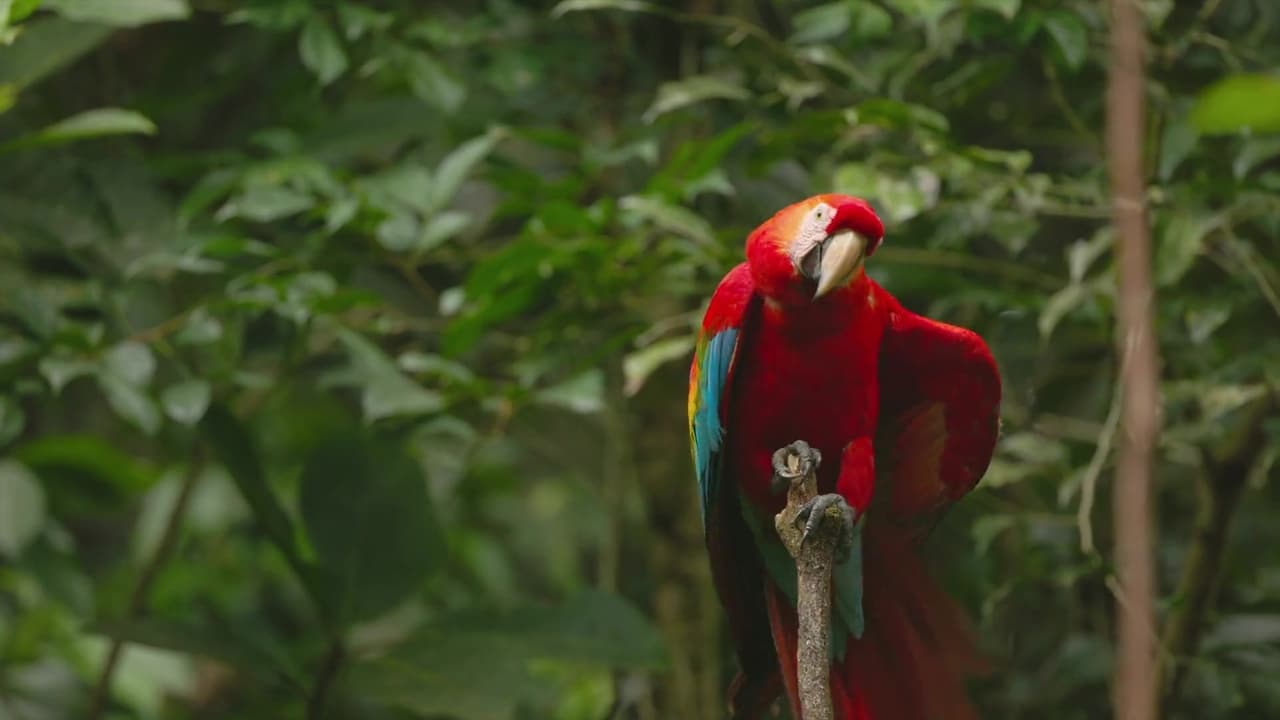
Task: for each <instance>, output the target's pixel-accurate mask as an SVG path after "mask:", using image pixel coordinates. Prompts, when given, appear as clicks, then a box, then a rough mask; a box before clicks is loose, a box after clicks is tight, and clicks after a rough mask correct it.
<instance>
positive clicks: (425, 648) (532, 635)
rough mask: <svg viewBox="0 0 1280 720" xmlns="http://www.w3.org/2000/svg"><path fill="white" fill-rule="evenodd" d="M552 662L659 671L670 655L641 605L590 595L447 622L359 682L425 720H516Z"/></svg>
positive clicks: (358, 675)
mask: <svg viewBox="0 0 1280 720" xmlns="http://www.w3.org/2000/svg"><path fill="white" fill-rule="evenodd" d="M548 660H550V661H559V662H565V663H570V664H572V665H577V666H585V667H592V668H595V667H611V668H648V669H656V668H660V667H662V666H663V664H664V663H665V650H664V648H663V644H662V640H661V638H660V637H659V636H658V634H657V633H656V632H655V630H654V629H653V627H652V626H651V625H650V624H649V622H648V621H647V620H646V619H645V618H644V616H643V615H641V614H640V613H639V612H637V611H636V610H635V609H634V608H633V607H631V606H630V605H629V604H627V603H626V602H624V601H623V600H621V599H619V598H618V597H616V596H614V595H608V594H605V593H598V592H589V593H584V594H582V595H580V596H578V597H576V598H574V599H573V600H572V601H571V602H569V603H567V604H566V605H563V606H561V607H553V608H546V607H526V608H522V609H519V610H515V611H512V612H508V613H463V614H459V615H456V616H451V617H445V618H441V619H440V620H439V621H437V622H433V623H431V624H430V625H428V626H426V627H423V628H421V629H419V630H418V631H417V632H416V633H414V635H413V637H412V638H411V639H410V640H409V642H407V643H405V644H404V645H403V646H401V647H398V648H395V649H394V650H392V651H391V652H390V653H389V654H388V655H386V656H385V657H382V658H379V659H377V660H373V661H371V662H367V663H363V664H361V665H359V666H357V667H355V668H354V669H353V671H352V676H351V684H352V685H353V686H354V687H356V688H357V689H358V690H359V691H360V692H362V693H365V694H368V695H369V696H370V697H373V698H377V699H379V700H382V701H384V702H387V703H390V704H393V705H398V706H401V707H404V708H407V709H409V710H411V711H414V712H417V713H421V714H427V715H436V714H447V715H453V716H458V717H466V718H469V719H474V720H508V719H509V718H510V717H511V716H512V713H513V712H514V711H515V709H516V707H518V706H519V705H520V704H521V703H522V702H525V701H528V700H531V699H533V698H536V697H538V695H539V693H540V692H545V690H544V688H543V683H542V682H540V681H538V680H537V679H536V678H535V677H534V676H532V675H531V674H530V668H531V666H533V665H534V664H535V663H537V662H539V661H548Z"/></svg>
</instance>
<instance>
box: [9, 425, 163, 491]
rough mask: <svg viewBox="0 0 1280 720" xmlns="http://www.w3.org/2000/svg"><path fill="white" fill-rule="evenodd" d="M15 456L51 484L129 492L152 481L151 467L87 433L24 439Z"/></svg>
mask: <svg viewBox="0 0 1280 720" xmlns="http://www.w3.org/2000/svg"><path fill="white" fill-rule="evenodd" d="M14 458H15V459H16V460H18V461H20V462H22V463H23V464H24V465H26V466H27V467H29V468H31V469H32V470H33V471H34V472H36V473H37V474H38V475H40V476H41V477H43V478H46V479H47V480H48V481H49V482H50V483H54V484H52V485H51V486H50V487H51V488H58V487H66V488H73V489H76V490H87V489H90V488H95V487H97V488H102V489H105V490H109V491H110V492H111V493H113V494H123V495H132V494H134V493H137V492H139V491H141V490H143V489H145V488H146V487H147V486H148V485H150V484H151V481H152V479H153V477H152V473H151V471H150V470H149V469H148V468H147V467H146V466H144V465H142V464H140V463H139V462H138V461H136V460H135V459H133V458H132V457H130V456H129V455H126V454H125V453H123V452H121V451H120V450H119V449H118V448H116V447H115V446H114V445H112V444H111V443H110V442H108V441H107V440H105V439H103V438H100V437H93V436H88V435H46V436H44V437H40V438H37V439H35V440H32V441H30V442H26V443H23V444H22V445H20V446H19V447H18V448H17V450H15V451H14Z"/></svg>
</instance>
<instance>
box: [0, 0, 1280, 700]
mask: <svg viewBox="0 0 1280 720" xmlns="http://www.w3.org/2000/svg"><path fill="white" fill-rule="evenodd" d="M1141 6H1142V9H1143V12H1144V15H1145V18H1146V21H1147V24H1148V29H1149V37H1150V43H1151V47H1150V54H1149V57H1150V68H1149V70H1150V77H1149V79H1148V83H1147V86H1146V89H1147V98H1148V102H1149V112H1150V114H1149V119H1150V127H1149V128H1148V129H1147V133H1146V138H1147V142H1146V146H1145V148H1144V150H1145V153H1146V158H1147V174H1148V182H1149V183H1150V190H1149V196H1150V197H1149V199H1150V206H1151V209H1152V215H1151V219H1152V228H1153V242H1154V246H1155V278H1156V281H1157V283H1158V288H1157V290H1158V326H1159V341H1160V346H1161V350H1162V352H1163V356H1164V364H1163V377H1162V390H1163V417H1162V420H1163V424H1164V434H1163V437H1162V439H1161V441H1160V445H1159V449H1158V465H1157V477H1158V483H1157V488H1156V490H1157V499H1158V514H1159V521H1158V537H1157V543H1156V547H1157V553H1158V554H1157V557H1156V561H1157V571H1158V573H1159V580H1160V581H1159V607H1158V611H1159V617H1160V622H1161V627H1158V628H1152V632H1153V633H1156V634H1157V635H1158V636H1159V637H1160V648H1161V650H1160V657H1161V659H1162V660H1163V661H1164V662H1165V674H1164V690H1163V694H1164V697H1165V711H1164V715H1165V716H1166V717H1169V718H1242V719H1243V718H1249V719H1251V720H1252V719H1256V718H1262V717H1278V716H1280V562H1277V559H1278V558H1280V551H1278V550H1277V547H1280V523H1278V522H1277V521H1276V517H1277V513H1280V482H1278V478H1277V470H1276V469H1275V460H1276V457H1277V449H1278V448H1280V410H1278V408H1277V403H1276V402H1275V400H1274V392H1275V389H1276V388H1277V386H1278V385H1280V360H1278V359H1277V358H1280V267H1278V264H1277V261H1276V258H1277V257H1280V135H1278V134H1274V133H1276V132H1277V131H1280V77H1278V76H1277V75H1275V74H1266V73H1267V72H1274V69H1275V68H1276V67H1277V66H1280V5H1277V4H1276V3H1275V2H1274V1H1273V0H1210V1H1209V2H1204V3H1193V2H1179V3H1175V2H1173V0H1143V2H1141ZM1106 19H1107V16H1106V10H1105V6H1104V4H1103V3H1101V2H1094V1H1092V0H1090V1H1085V0H1068V1H1066V2H1059V1H1058V0H878V1H875V2H868V1H863V0H837V1H835V2H824V3H814V2H800V1H793V0H689V1H688V2H683V3H679V2H652V3H651V2H645V1H642V0H567V1H566V2H562V3H559V4H556V3H552V2H516V1H515V0H482V1H481V0H435V1H433V2H429V3H426V2H411V1H410V0H398V1H397V0H381V1H378V0H259V1H257V2H249V1H246V2H236V1H233V0H43V1H42V0H0V391H2V393H0V452H2V453H3V455H2V457H3V459H0V718H4V720H11V719H12V720H44V719H46V718H90V719H91V720H97V719H98V718H119V719H125V718H139V719H141V718H147V719H149V718H310V719H319V718H357V719H364V718H367V719H370V720H382V719H387V720H391V719H396V720H399V719H407V718H459V719H461V720H470V719H476V720H506V719H509V718H512V719H514V718H520V719H526V718H554V719H557V720H604V719H606V718H634V719H637V720H651V719H657V718H678V719H685V718H688V719H690V720H703V719H705V720H713V719H717V718H722V717H724V699H723V698H724V690H725V688H726V687H727V684H728V681H729V679H730V677H731V674H732V672H733V669H734V661H733V659H732V656H731V654H730V651H729V647H728V642H727V638H726V637H725V632H724V626H723V619H722V615H721V611H720V608H719V606H718V603H717V601H716V598H715V595H714V592H713V590H712V587H711V584H710V579H709V573H708V568H707V563H706V559H705V554H704V551H703V548H702V537H701V528H700V520H699V511H698V504H697V503H698V500H697V496H696V493H695V491H694V487H695V482H694V479H693V476H692V470H691V462H690V460H689V451H688V447H687V442H688V435H687V434H688V430H687V425H686V420H685V402H686V399H685V393H686V387H685V385H686V380H687V373H688V361H689V357H690V351H691V348H692V345H693V339H694V329H695V327H696V324H697V322H698V321H699V320H700V317H701V311H702V309H703V307H704V306H705V302H706V300H707V298H708V297H709V296H710V294H711V292H712V290H713V289H714V287H715V284H716V283H717V282H718V280H719V278H720V277H721V276H722V274H723V273H724V272H725V271H727V270H728V269H729V268H730V267H732V266H733V265H734V264H736V263H737V262H739V261H740V260H741V257H742V245H743V241H744V238H745V236H746V233H747V232H748V231H749V230H750V229H751V228H752V227H754V226H755V225H756V224H757V223H759V222H760V221H762V220H763V219H765V218H766V217H768V216H769V215H770V214H772V212H773V211H774V210H776V209H778V208H780V207H782V206H784V205H786V204H789V203H791V202H793V201H795V200H798V199H800V198H803V197H805V196H808V195H811V194H814V193H817V192H826V191H838V192H844V193H850V194H855V195H859V196H863V197H866V198H868V199H870V200H871V201H872V202H873V203H874V205H875V206H876V207H877V208H878V210H879V211H880V213H881V215H882V216H883V217H884V219H885V221H886V225H887V227H888V234H887V239H886V242H885V245H884V247H883V249H881V250H880V251H879V252H878V253H877V254H876V256H875V258H874V259H873V262H872V263H871V266H870V269H869V272H870V273H871V274H872V276H873V277H875V278H876V279H877V280H879V281H880V282H881V283H883V284H884V285H885V286H887V287H888V289H889V290H890V291H891V292H893V293H895V294H897V295H898V297H899V298H901V299H902V301H903V302H904V303H905V304H906V305H907V306H908V307H910V308H912V309H913V310H916V311H918V312H924V313H927V314H929V315H930V316H932V317H935V318H939V319H943V320H947V321H949V322H953V323H958V324H962V325H965V326H968V327H971V328H973V329H975V330H977V331H978V332H980V333H981V334H982V335H983V336H984V337H985V338H986V339H987V340H988V341H989V342H990V344H991V345H992V348H993V350H994V353H995V355H996V357H997V359H998V361H999V364H1000V367H1001V370H1002V373H1003V376H1004V381H1005V387H1006V391H1005V401H1004V407H1003V418H1004V436H1003V440H1002V442H1001V444H1000V448H999V451H998V455H997V457H996V459H995V461H994V462H993V464H992V467H991V470H990V471H989V473H988V474H987V477H986V480H985V481H984V483H983V484H982V485H981V487H980V488H979V489H978V490H977V491H975V492H974V493H973V494H972V495H971V496H970V497H969V498H968V499H967V500H966V501H965V502H963V503H961V504H960V506H959V508H958V509H957V510H956V511H955V512H953V513H952V514H951V515H950V516H949V518H948V520H947V522H945V523H944V524H943V526H942V527H941V528H940V529H939V530H938V531H937V534H936V537H935V539H934V541H933V545H934V547H935V556H936V557H937V558H938V559H939V567H940V571H941V572H942V574H943V576H944V577H945V579H946V582H947V585H948V586H949V587H951V588H952V589H953V590H954V592H955V593H956V594H957V595H958V596H959V597H961V598H962V599H963V601H964V603H965V605H966V606H967V607H969V608H970V609H971V611H972V613H973V614H974V617H975V618H976V619H977V623H978V626H979V629H980V633H981V637H982V641H983V644H984V646H985V647H986V648H987V650H988V651H989V653H990V654H991V656H992V657H993V658H994V661H995V663H994V667H995V669H994V672H993V673H992V674H991V675H990V676H989V677H987V678H985V679H983V680H982V681H981V682H979V683H978V684H976V685H975V686H974V695H975V698H976V700H977V702H978V704H979V706H980V707H981V708H982V709H983V711H984V714H985V717H991V718H1049V719H1057V718H1061V719H1063V720H1066V719H1075V718H1079V719H1084V718H1101V717H1106V716H1108V715H1109V713H1110V710H1109V707H1110V700H1109V692H1110V673H1111V671H1112V656H1113V652H1112V642H1113V606H1114V603H1115V602H1116V598H1115V596H1114V593H1113V588H1115V587H1116V585H1115V583H1114V580H1113V576H1112V552H1111V548H1112V541H1111V538H1112V527H1113V526H1112V521H1111V514H1110V494H1111V493H1110V484H1111V479H1112V473H1113V453H1114V449H1115V447H1116V445H1117V417H1118V415H1117V404H1116V397H1117V393H1116V383H1115V378H1116V373H1117V367H1116V363H1115V361H1114V359H1113V358H1114V354H1115V350H1114V348H1115V342H1114V330H1115V307H1114V306H1115V302H1114V301H1115V277H1114V271H1113V270H1114V261H1115V258H1114V252H1113V236H1112V233H1111V230H1110V228H1109V225H1108V218H1109V207H1110V201H1109V199H1108V194H1107V187H1106V176H1105V169H1104V167H1105V166H1104V163H1105V154H1104V152H1103V144H1102V127H1103V102H1104V96H1105V90H1106V50H1107V34H1106V24H1107V23H1106ZM1269 133H1271V134H1269ZM1121 600H1123V599H1121ZM922 691H925V692H927V689H922Z"/></svg>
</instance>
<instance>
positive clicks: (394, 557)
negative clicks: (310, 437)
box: [300, 430, 444, 625]
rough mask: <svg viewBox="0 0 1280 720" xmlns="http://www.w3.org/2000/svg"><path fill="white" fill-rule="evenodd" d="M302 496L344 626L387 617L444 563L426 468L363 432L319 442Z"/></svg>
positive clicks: (330, 601) (330, 600) (336, 615)
mask: <svg viewBox="0 0 1280 720" xmlns="http://www.w3.org/2000/svg"><path fill="white" fill-rule="evenodd" d="M300 492H301V499H300V505H301V509H302V519H303V522H304V523H305V525H306V529H307V535H308V537H310V538H311V544H312V545H313V546H314V547H315V549H316V553H317V555H318V556H319V558H320V563H321V567H320V571H321V573H322V577H323V578H324V581H325V593H326V601H327V606H328V607H329V608H330V609H331V611H332V613H333V615H332V618H333V619H334V620H335V621H336V622H338V623H340V624H343V625H345V624H348V623H351V622H354V621H357V620H363V619H366V618H371V617H373V616H375V615H378V614H379V613H382V612H384V611H386V610H389V609H390V608H391V607H392V606H394V605H395V604H397V603H398V602H400V601H401V600H403V599H405V597H407V596H408V595H409V594H410V593H412V592H414V591H415V590H417V589H418V587H419V586H420V585H421V583H422V581H423V580H424V579H426V577H427V575H428V574H429V573H430V572H431V571H432V570H433V569H435V568H437V567H439V566H440V563H441V561H442V560H443V559H444V540H443V538H442V536H441V535H440V531H439V529H438V527H437V525H436V523H435V520H434V518H433V516H432V512H431V505H430V501H429V499H428V497H427V486H426V481H425V479H424V477H423V473H422V469H421V467H419V466H418V464H417V462H416V461H414V460H413V459H412V458H410V457H409V456H408V455H407V454H406V453H405V451H404V449H403V448H402V447H400V446H398V445H397V444H395V443H393V442H391V441H386V440H380V439H375V438H372V437H370V436H367V435H365V434H363V433H362V432H360V431H358V430H351V431H347V432H340V433H337V434H336V435H334V436H332V437H330V438H327V439H325V440H323V441H321V442H320V444H319V445H318V446H317V447H316V448H315V449H314V450H312V452H311V454H310V456H309V457H308V458H307V463H306V466H305V467H304V468H303V471H302V486H301V490H300Z"/></svg>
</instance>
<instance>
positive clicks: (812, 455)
mask: <svg viewBox="0 0 1280 720" xmlns="http://www.w3.org/2000/svg"><path fill="white" fill-rule="evenodd" d="M821 464H822V453H821V452H819V451H818V448H816V447H811V446H810V445H809V443H807V442H805V441H803V440H796V441H795V442H793V443H791V444H790V445H787V446H786V447H781V448H778V449H777V450H776V451H774V453H773V483H772V489H773V491H774V492H782V491H784V490H786V489H787V488H788V487H789V486H790V485H791V481H792V480H794V479H795V478H799V477H804V476H805V475H807V474H809V471H810V470H817V469H818V466H819V465H821Z"/></svg>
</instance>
